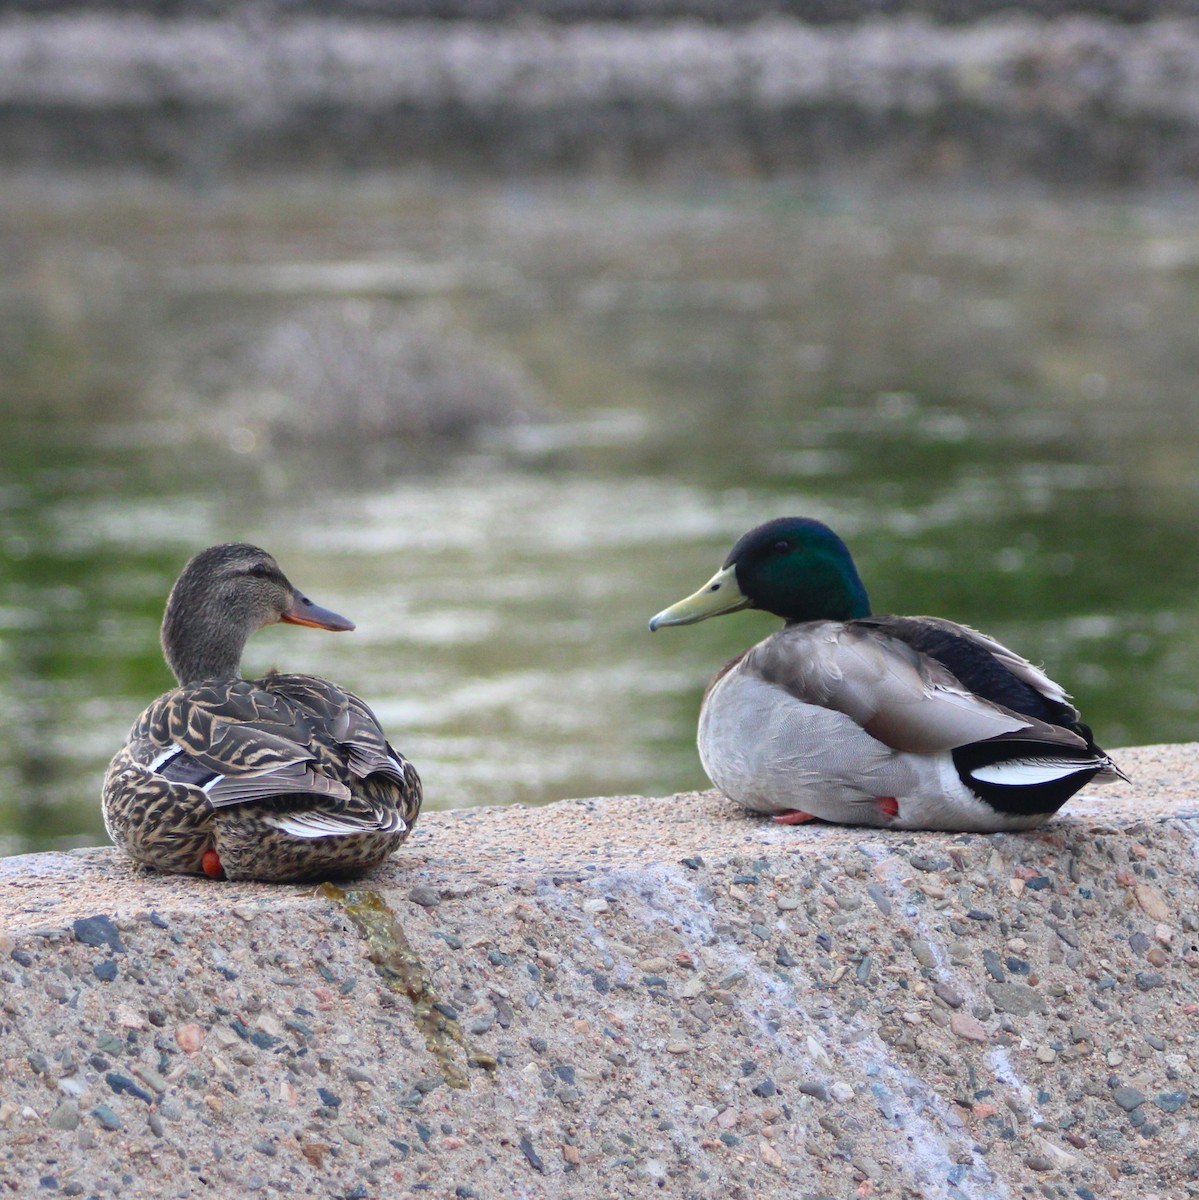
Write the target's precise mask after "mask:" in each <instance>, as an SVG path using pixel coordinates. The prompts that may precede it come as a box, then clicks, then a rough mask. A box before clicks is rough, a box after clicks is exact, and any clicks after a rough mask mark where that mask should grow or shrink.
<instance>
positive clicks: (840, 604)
mask: <svg viewBox="0 0 1199 1200" xmlns="http://www.w3.org/2000/svg"><path fill="white" fill-rule="evenodd" d="M772 582H773V581H772ZM789 583H790V581H788V580H785V579H780V580H778V581H777V583H775V584H774V586H773V588H772V589H771V593H772V594H770V595H768V596H767V598H766V603H763V602H762V601H759V602H758V607H759V608H765V609H766V610H767V611H769V612H772V613H775V614H776V615H777V616H780V617H782V618H783V620H784V621H786V622H787V624H788V625H799V624H802V623H804V622H806V621H853V620H855V619H857V618H858V617H868V616H870V597H869V596H868V595H867V594H866V588H865V586H864V585H863V583H862V580H861V579H860V578H859V576H858V572H857V568H856V567H855V566H854V565H853V562H852V560H851V561H848V562H846V561H843V560H837V559H832V560H824V561H819V560H818V561H816V562H815V563H811V564H809V566H808V568H807V570H806V571H805V573H804V577H803V581H802V586H799V587H795V586H794V585H790V586H789Z"/></svg>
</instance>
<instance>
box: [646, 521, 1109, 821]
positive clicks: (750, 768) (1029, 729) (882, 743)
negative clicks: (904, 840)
mask: <svg viewBox="0 0 1199 1200" xmlns="http://www.w3.org/2000/svg"><path fill="white" fill-rule="evenodd" d="M742 608H761V609H765V610H766V611H767V612H770V613H774V614H775V615H776V616H779V617H782V618H783V620H784V621H785V622H786V624H785V625H784V626H783V628H782V629H780V630H779V631H778V632H777V633H774V634H772V635H771V636H770V637H768V638H766V640H765V641H762V642H759V643H758V644H757V645H756V646H754V647H753V648H752V649H751V650H748V651H747V652H746V653H744V654H742V655H741V656H740V657H738V658H735V659H733V661H732V662H731V663H729V664H728V665H727V666H726V667H725V668H724V669H723V670H722V671H721V672H720V673H719V674H718V675H717V676H716V678H715V679H714V680H713V681H712V683H711V684H710V685H709V686H708V691H707V693H706V695H705V696H704V700H703V705H702V708H701V711H700V718H699V754H700V759H701V761H702V762H703V765H704V770H705V771H707V773H708V776H709V778H711V780H712V782H713V783H714V784H716V786H717V787H718V788H720V790H721V791H722V792H724V793H725V795H726V796H728V797H729V798H730V799H732V800H735V801H736V802H737V803H739V804H741V805H744V806H745V807H746V808H748V809H752V810H753V811H755V812H764V813H777V814H780V815H778V816H776V817H775V820H776V821H780V822H784V823H790V824H797V823H799V822H801V821H808V820H811V819H813V818H817V817H818V818H820V819H821V820H824V821H835V822H838V823H840V824H848V825H883V826H888V827H890V828H893V829H951V830H977V831H991V830H1007V829H1027V828H1030V827H1031V826H1033V825H1037V824H1039V823H1040V822H1041V821H1043V820H1044V819H1045V818H1046V817H1048V816H1050V815H1051V814H1052V813H1055V812H1057V810H1058V809H1059V808H1061V806H1062V805H1063V804H1065V802H1066V801H1067V800H1068V799H1069V798H1070V797H1071V796H1072V795H1073V794H1074V793H1075V792H1076V791H1078V789H1079V788H1081V787H1083V786H1084V785H1085V784H1087V783H1089V782H1090V781H1091V780H1092V779H1097V780H1111V779H1116V778H1124V776H1123V775H1122V773H1121V772H1120V770H1119V768H1118V767H1116V765H1115V764H1114V763H1113V762H1112V761H1111V759H1109V758H1108V757H1107V755H1106V754H1104V752H1103V751H1102V750H1100V749H1099V747H1098V746H1096V745H1095V742H1094V739H1093V738H1092V737H1091V731H1090V729H1088V728H1087V726H1086V725H1084V724H1083V723H1082V722H1081V721H1080V720H1079V717H1078V712H1077V710H1076V709H1075V708H1074V707H1073V705H1072V704H1071V703H1070V701H1069V698H1068V697H1067V695H1066V693H1065V692H1064V691H1063V690H1062V688H1061V687H1059V686H1058V685H1057V684H1056V683H1054V682H1053V681H1052V680H1051V679H1049V678H1048V677H1047V676H1046V675H1045V674H1044V673H1043V672H1041V671H1039V670H1038V669H1037V668H1036V667H1034V666H1033V665H1032V664H1031V663H1028V662H1026V661H1025V660H1024V659H1023V658H1021V657H1020V656H1019V655H1018V654H1016V653H1014V652H1013V651H1011V650H1009V649H1008V648H1007V647H1006V646H1002V645H1000V644H999V643H998V642H996V641H994V640H993V639H991V638H989V637H986V636H985V635H983V634H981V633H977V632H976V631H975V630H973V629H969V628H967V627H966V626H964V625H956V624H954V623H953V622H952V621H945V620H941V619H939V618H936V617H876V616H872V615H871V613H870V602H869V600H868V599H867V597H866V589H865V588H864V587H863V586H862V581H861V579H859V578H858V572H857V568H856V567H855V566H854V563H853V559H852V558H851V557H850V554H849V550H848V548H847V547H846V545H845V543H844V542H843V541H842V540H841V539H840V538H839V537H838V536H837V535H836V534H835V533H833V531H832V530H831V529H829V528H828V527H827V526H826V525H822V524H821V523H820V522H819V521H813V520H808V519H806V518H802V517H782V518H780V519H779V520H776V521H770V522H768V523H767V524H765V525H761V526H759V527H758V528H757V529H752V530H750V532H749V533H747V534H746V535H745V536H744V537H743V538H742V539H741V540H740V541H739V542H738V543H737V544H736V545H735V546H734V547H733V549H732V551H731V552H730V553H729V556H728V558H727V559H725V562H724V566H723V567H722V568H721V570H719V571H718V572H717V573H716V574H715V575H714V576H713V577H712V578H711V579H710V580H709V581H708V582H707V583H706V584H704V586H703V587H702V588H700V590H699V591H698V592H696V593H695V594H694V595H693V596H688V597H687V599H685V600H680V601H679V602H678V603H677V604H675V605H673V606H672V607H670V608H668V609H666V611H665V612H661V613H659V614H658V615H657V616H656V617H654V619H653V620H652V621H650V623H649V627H650V629H651V630H654V629H657V628H658V627H659V626H662V625H689V624H691V623H693V622H695V621H702V620H704V619H705V618H707V617H715V616H719V615H720V614H721V613H730V612H736V611H737V610H738V609H742Z"/></svg>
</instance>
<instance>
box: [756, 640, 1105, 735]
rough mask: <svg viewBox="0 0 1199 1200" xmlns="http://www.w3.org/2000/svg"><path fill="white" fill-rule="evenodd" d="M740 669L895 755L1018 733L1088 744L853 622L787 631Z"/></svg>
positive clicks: (904, 644)
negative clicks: (849, 724)
mask: <svg viewBox="0 0 1199 1200" xmlns="http://www.w3.org/2000/svg"><path fill="white" fill-rule="evenodd" d="M745 665H746V667H747V668H748V669H750V670H754V671H756V672H757V673H758V674H759V675H761V677H762V678H764V679H766V680H767V681H769V682H771V683H774V684H775V685H776V686H779V687H782V688H784V689H786V690H787V691H788V692H789V693H790V694H791V695H792V696H794V697H795V698H796V699H798V700H801V701H803V702H804V703H807V704H818V705H821V706H822V707H825V708H830V709H833V710H835V711H837V712H841V713H844V714H845V715H846V716H848V717H851V718H852V719H853V720H854V721H855V722H857V724H858V725H860V726H861V727H862V728H863V729H865V730H866V732H867V733H869V734H870V735H871V736H872V737H875V738H877V739H878V740H879V741H880V742H883V743H885V744H886V745H888V746H891V747H893V748H894V749H896V750H905V751H910V752H913V753H918V754H931V753H937V752H940V751H945V750H953V749H955V748H957V747H959V746H964V745H967V744H969V743H972V742H979V741H986V740H988V739H990V738H995V737H1000V736H1003V735H1011V734H1015V733H1017V732H1020V733H1024V734H1026V735H1031V736H1033V737H1035V738H1036V739H1037V740H1040V739H1044V740H1046V741H1048V742H1050V743H1053V744H1057V745H1069V746H1077V747H1078V748H1079V749H1084V748H1085V746H1086V743H1085V742H1084V741H1083V740H1082V739H1081V738H1079V737H1077V736H1076V735H1075V734H1073V733H1071V732H1070V731H1069V730H1066V729H1061V728H1058V727H1056V726H1053V725H1049V724H1047V723H1045V722H1042V721H1038V720H1036V719H1035V718H1033V717H1027V716H1024V715H1022V714H1017V713H1014V712H1012V711H1011V710H1010V709H1007V708H1005V707H1003V706H1002V705H999V704H994V703H992V702H991V701H989V700H984V699H983V698H981V697H979V696H976V695H974V694H973V693H972V692H971V691H970V690H969V689H968V688H966V687H964V686H963V685H962V684H961V683H960V682H959V681H958V680H957V678H956V677H955V676H954V675H953V674H952V673H951V672H950V671H948V670H947V669H946V668H945V667H944V666H943V665H941V664H940V663H939V662H937V661H936V660H935V659H933V658H930V657H929V656H928V655H926V654H922V653H921V652H920V651H919V650H917V649H915V648H914V647H912V646H911V645H909V644H908V643H907V642H905V641H903V640H901V639H899V638H897V637H893V636H890V635H889V634H887V633H885V632H883V631H882V630H880V629H878V628H876V627H872V626H863V625H859V624H858V623H856V622H855V623H850V624H842V623H840V622H834V621H820V622H811V623H809V624H806V625H793V626H788V627H787V628H785V629H782V630H780V631H779V632H778V633H776V634H775V635H774V636H773V637H770V638H767V639H766V640H765V641H764V642H761V643H759V644H758V645H757V646H756V647H754V649H753V650H752V651H750V654H749V655H748V656H747V660H746V664H745Z"/></svg>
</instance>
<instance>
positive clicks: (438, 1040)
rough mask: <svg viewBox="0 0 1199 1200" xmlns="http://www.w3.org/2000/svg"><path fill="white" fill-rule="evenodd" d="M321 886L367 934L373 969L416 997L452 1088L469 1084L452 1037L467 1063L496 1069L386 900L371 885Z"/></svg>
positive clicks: (419, 1019)
mask: <svg viewBox="0 0 1199 1200" xmlns="http://www.w3.org/2000/svg"><path fill="white" fill-rule="evenodd" d="M317 891H318V893H319V894H320V895H322V896H324V897H325V899H327V900H331V901H333V903H334V904H336V905H337V906H338V907H339V908H342V909H344V910H345V911H346V913H348V914H349V917H350V920H351V921H353V922H354V924H355V925H356V926H357V927H358V929H359V931H360V932H361V933H362V935H363V937H365V938H366V944H367V946H368V948H369V954H368V956H367V957H368V958H369V959H370V961H371V962H372V963H373V964H374V966H375V970H376V971H378V972H379V974H380V975H382V976H383V978H384V979H385V980H386V981H387V986H388V987H389V988H390V989H391V990H392V991H393V992H400V993H402V994H403V995H405V996H407V997H408V999H409V1000H410V1001H411V1002H412V1011H413V1015H414V1016H415V1018H416V1025H417V1028H418V1029H419V1030H420V1031H421V1032H422V1033H423V1034H424V1035H425V1046H426V1047H427V1049H428V1051H429V1053H430V1054H432V1055H433V1057H434V1058H435V1059H437V1062H438V1064H439V1065H440V1066H441V1070H442V1074H443V1075H444V1076H445V1081H446V1083H447V1084H449V1086H450V1087H454V1088H465V1087H469V1086H470V1080H469V1079H468V1078H467V1076H466V1073H465V1072H464V1071H463V1070H462V1068H461V1067H459V1066H458V1064H457V1062H456V1061H455V1058H454V1052H453V1048H452V1046H451V1044H450V1043H452V1042H456V1043H457V1044H458V1045H459V1046H461V1047H462V1048H463V1049H464V1050H465V1051H466V1061H467V1064H468V1065H469V1066H472V1067H482V1068H483V1069H484V1070H487V1071H494V1070H495V1068H496V1061H495V1059H494V1058H493V1057H492V1056H491V1055H490V1054H485V1053H483V1052H482V1051H480V1050H476V1049H474V1048H473V1047H472V1046H471V1044H470V1042H468V1041H467V1040H466V1037H465V1035H464V1034H463V1032H462V1026H461V1025H459V1024H458V1018H457V1017H453V1016H448V1015H447V1012H452V1011H453V1010H452V1009H449V1008H448V1006H447V1005H444V1004H443V1003H442V1000H441V998H440V997H439V996H438V995H437V993H436V992H435V991H434V990H433V983H432V981H431V980H430V979H429V973H428V971H426V970H425V966H424V964H423V963H422V962H421V960H420V958H419V956H418V955H417V953H416V951H415V950H413V948H412V943H411V942H409V941H408V936H407V934H405V933H404V928H403V926H402V925H401V924H400V921H399V918H398V917H397V916H396V915H395V913H394V912H393V911H392V909H391V907H390V906H389V905H388V903H387V901H385V900H384V899H383V897H382V896H380V895H379V893H378V892H374V891H371V890H370V889H369V888H350V889H349V890H345V889H343V888H339V887H338V886H337V885H336V884H334V883H322V884H321V886H320V887H319V888H318V889H317Z"/></svg>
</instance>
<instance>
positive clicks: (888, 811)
mask: <svg viewBox="0 0 1199 1200" xmlns="http://www.w3.org/2000/svg"><path fill="white" fill-rule="evenodd" d="M874 803H875V806H876V807H877V808H878V811H879V812H881V813H882V814H883V816H884V817H891V818H895V817H897V816H899V801H898V800H896V799H895V797H894V796H878V797H876V798H875V801H874Z"/></svg>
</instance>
